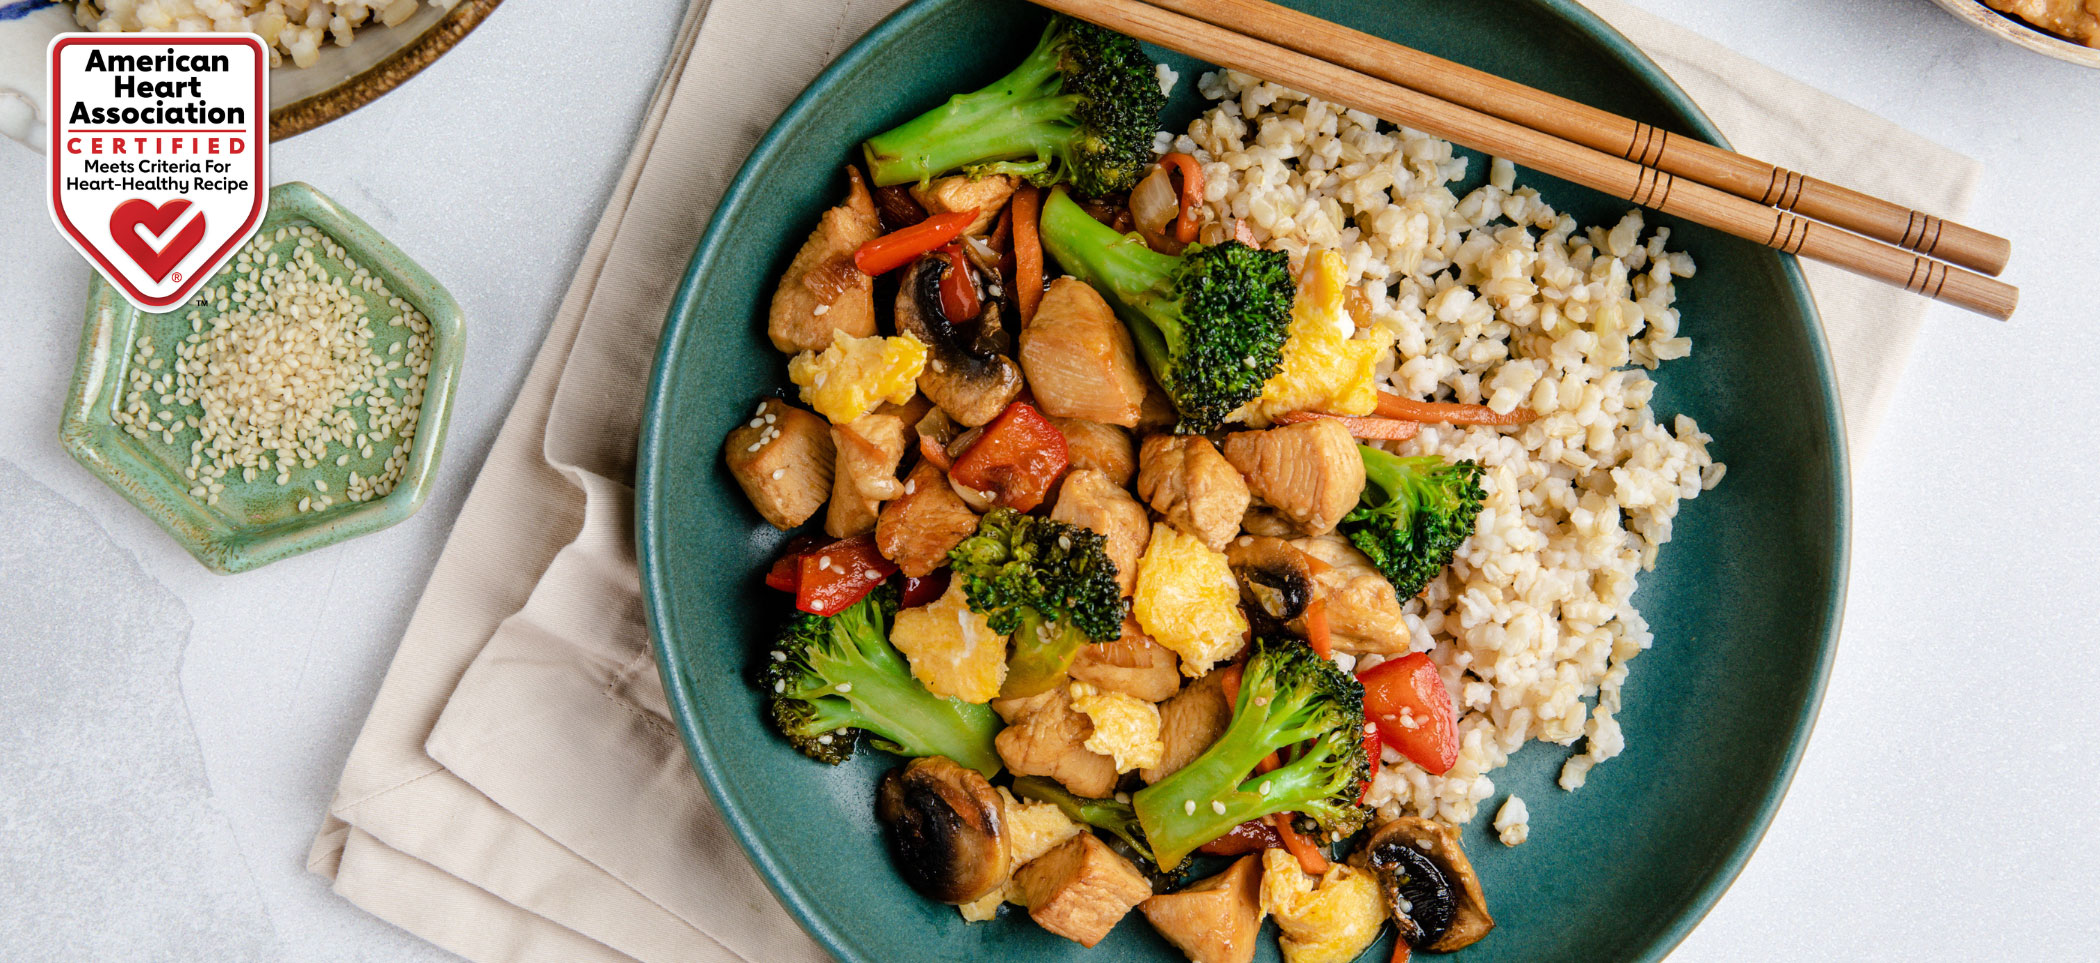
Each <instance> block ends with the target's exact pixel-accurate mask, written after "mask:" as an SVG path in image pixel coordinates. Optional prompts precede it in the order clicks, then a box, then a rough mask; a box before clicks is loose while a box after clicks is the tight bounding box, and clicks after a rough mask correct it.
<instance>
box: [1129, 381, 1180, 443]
mask: <svg viewBox="0 0 2100 963" xmlns="http://www.w3.org/2000/svg"><path fill="white" fill-rule="evenodd" d="M1180 420H1181V412H1180V411H1178V410H1176V409H1175V408H1174V399H1172V398H1169V397H1167V392H1166V389H1164V388H1161V387H1160V386H1159V382H1157V381H1154V380H1152V379H1151V378H1150V377H1147V378H1146V379H1145V400H1144V401H1141V402H1139V403H1138V423H1137V430H1138V431H1140V432H1153V431H1166V430H1168V429H1170V428H1173V427H1174V425H1175V423H1177V422H1179V421H1180Z"/></svg>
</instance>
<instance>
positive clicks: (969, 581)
mask: <svg viewBox="0 0 2100 963" xmlns="http://www.w3.org/2000/svg"><path fill="white" fill-rule="evenodd" d="M948 564H949V565H950V566H951V567H952V568H953V569H954V571H955V577H956V578H958V579H960V580H962V587H963V597H964V598H966V599H968V600H969V603H970V610H971V611H973V612H977V613H980V614H982V615H983V616H984V617H985V621H986V622H988V623H989V624H990V625H991V627H992V631H994V632H998V633H1000V634H1002V635H1010V636H1012V637H1013V642H1014V655H1013V658H1012V660H1010V661H1009V662H1008V663H1007V675H1006V684H1005V686H1004V687H1003V688H1001V689H1000V692H999V694H1000V695H1001V696H1002V697H1011V696H1029V695H1034V694H1036V693H1038V692H1041V691H1043V690H1045V689H1048V688H1050V687H1051V686H1053V685H1056V684H1057V682H1058V680H1060V679H1062V678H1064V676H1065V669H1066V668H1067V667H1069V666H1070V665H1071V664H1072V657H1073V656H1075V655H1078V654H1079V650H1080V649H1081V648H1082V647H1084V646H1085V645H1086V644H1087V642H1088V641H1089V640H1092V641H1100V642H1106V641H1109V640H1111V639H1119V638H1122V636H1123V593H1122V592H1121V591H1120V590H1119V589H1118V587H1117V585H1116V563H1115V562H1113V561H1110V560H1109V557H1108V538H1107V537H1106V536H1104V535H1102V534H1100V533H1098V532H1095V531H1093V530H1091V529H1088V528H1085V527H1083V526H1079V525H1073V524H1069V523H1067V522H1058V521H1052V520H1050V519H1047V518H1040V517H1037V516H1034V515H1023V514H1021V513H1020V512H1017V511H1014V510H1013V509H1011V508H995V509H993V510H992V511H991V513H990V514H988V515H986V516H984V517H983V518H981V519H979V520H978V522H977V531H976V533H975V534H973V535H971V536H970V537H969V538H966V539H963V540H962V541H961V542H959V543H957V544H956V546H955V547H954V548H953V549H950V550H949V552H948Z"/></svg>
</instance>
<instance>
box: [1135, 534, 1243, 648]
mask: <svg viewBox="0 0 2100 963" xmlns="http://www.w3.org/2000/svg"><path fill="white" fill-rule="evenodd" d="M1132 596H1133V598H1132V600H1131V614H1132V615H1134V616H1135V617H1136V618H1137V623H1138V628H1141V629H1143V630H1145V634H1146V635H1149V636H1151V637H1152V640H1153V641H1155V642H1158V643H1159V644H1161V645H1164V646H1166V647H1167V648H1170V649H1173V650H1174V653H1175V654H1176V655H1179V656H1181V674H1183V675H1186V676H1188V677H1190V678H1195V677H1198V676H1201V675H1202V674H1203V673H1205V672H1209V671H1210V667H1211V666H1213V665H1216V664H1217V663H1218V662H1219V661H1221V660H1223V659H1225V658H1226V657H1228V656H1230V655H1232V654H1233V653H1234V652H1238V651H1239V650H1240V647H1241V646H1242V645H1245V644H1246V642H1247V617H1246V616H1245V615H1244V614H1242V613H1241V612H1240V586H1239V582H1237V581H1235V580H1234V579H1233V577H1232V567H1231V566H1230V565H1227V564H1226V562H1225V556H1224V554H1223V553H1220V552H1213V551H1211V550H1210V549H1209V548H1208V547H1206V546H1205V545H1204V544H1203V543H1202V542H1200V541H1198V540H1197V539H1196V538H1195V536H1193V535H1184V534H1182V533H1181V532H1180V531H1178V530H1176V529H1175V528H1174V527H1172V526H1170V525H1167V524H1165V523H1163V522H1154V523H1153V524H1152V541H1151V543H1150V544H1148V545H1146V546H1145V554H1144V556H1143V557H1141V558H1139V559H1138V571H1137V586H1136V588H1135V589H1134V590H1133V592H1132Z"/></svg>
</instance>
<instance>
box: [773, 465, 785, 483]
mask: <svg viewBox="0 0 2100 963" xmlns="http://www.w3.org/2000/svg"><path fill="white" fill-rule="evenodd" d="M787 473H788V470H787V469H785V468H775V469H773V480H774V481H779V480H780V478H781V476H783V475H786V474H787Z"/></svg>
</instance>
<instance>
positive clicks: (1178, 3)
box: [1145, 0, 2012, 277]
mask: <svg viewBox="0 0 2100 963" xmlns="http://www.w3.org/2000/svg"><path fill="white" fill-rule="evenodd" d="M1145 2H1147V3H1150V4H1151V5H1153V6H1155V7H1162V8H1165V9H1168V10H1173V11H1175V12H1178V13H1182V14H1185V15H1187V16H1190V17H1193V18H1195V19H1197V20H1201V21H1204V22H1205V23H1209V24H1211V25H1213V26H1217V27H1222V28H1224V29H1227V30H1231V31H1233V32H1235V33H1241V34H1246V35H1248V36H1253V37H1260V38H1262V39H1264V40H1267V41H1269V42H1270V43H1273V44H1276V45H1278V46H1281V47H1285V48H1288V49H1291V50H1295V51H1297V52H1299V53H1301V54H1307V55H1309V56H1313V57H1318V58H1320V59H1322V60H1327V61H1330V62H1332V63H1335V64H1339V65H1341V66H1343V67H1347V68H1349V69H1351V70H1355V71H1357V72H1359V73H1364V74H1369V75H1370V76H1373V77H1377V78H1378V79H1380V80H1384V81H1388V82H1391V83H1395V84H1399V85H1400V86H1402V87H1406V88H1409V89H1411V90H1416V91H1420V92H1421V93H1425V94H1428V95H1430V96H1432V97H1437V98H1440V99H1443V100H1448V101H1451V102H1452V103H1455V104H1462V105H1464V106H1467V107H1471V108H1473V109H1474V110H1478V111H1480V112H1482V113H1485V114H1491V115H1493V116H1496V117H1500V118H1502V119H1503V120H1506V121H1509V122H1511V123H1514V124H1521V125H1523V126H1525V127H1531V128H1534V129H1537V130H1541V131H1545V132H1546V133H1548V134H1552V135H1554V136H1555V137H1560V138H1563V139H1566V140H1571V141H1574V142H1575V143H1578V144H1581V145H1582V146H1584V147H1588V148H1590V149H1592V150H1596V151H1602V152H1604V153H1606V154H1612V155H1616V156H1618V157H1620V158H1623V159H1625V160H1629V161H1632V162H1634V163H1636V164H1640V165H1642V166H1645V167H1653V168H1655V169H1657V170H1661V171H1667V172H1669V173H1671V174H1675V175H1677V176H1678V177H1681V178H1685V179H1688V180H1692V181H1697V182H1698V183H1701V184H1705V185H1708V186H1710V187H1717V188H1720V189H1721V190H1724V191H1727V192H1728V193H1730V194H1734V195H1735V196H1737V197H1743V198H1748V199H1750V200H1753V201H1756V202H1758V203H1760V204H1766V205H1770V206H1772V207H1777V208H1779V209H1780V210H1785V211H1794V212H1796V213H1799V214H1803V215H1806V216H1808V217H1812V218H1815V219H1816V220H1819V221H1825V222H1828V223H1830V224H1834V225H1836V226H1838V227H1842V228H1845V229H1846V230H1849V231H1854V232H1857V233H1860V234H1864V235H1866V236H1868V237H1872V238H1876V239H1878V240H1882V241H1887V242H1888V243H1890V244H1894V245H1896V246H1897V247H1900V248H1904V249H1906V250H1911V251H1916V252H1918V253H1920V254H1923V255H1926V256H1927V257H1933V258H1938V259H1939V260H1942V261H1949V262H1952V263H1954V264H1956V265H1959V266H1961V267H1965V268H1968V269H1970V270H1973V271H1981V272H1983V273H1985V274H1989V275H1991V276H1993V277H1995V276H1997V274H1998V273H1999V272H2000V271H2003V270H2005V262H2006V261H2007V260H2008V259H2009V258H2010V257H2011V256H2012V242H2011V241H2008V240H2006V239H2005V238H2002V237H1998V236H1996V235H1992V234H1986V233H1984V232H1982V231H1979V230H1977V229H1975V228H1973V227H1968V226H1965V225H1962V224H1956V223H1954V222H1952V221H1946V220H1942V219H1940V218H1937V217H1934V216H1932V215H1930V214H1925V213H1922V212H1920V211H1914V210H1911V209H1910V208H1907V207H1904V206H1902V205H1900V204H1895V203H1891V202H1889V201H1884V200H1882V199H1880V198H1878V197H1874V196H1872V195H1869V194H1862V193H1860V192H1858V191H1855V190H1852V189H1850V188H1846V187H1839V186H1838V185H1836V184H1832V183H1829V182H1828V181H1820V180H1817V179H1815V178H1813V177H1807V176H1804V175H1802V174H1797V173H1795V172H1793V171H1790V170H1787V169H1785V168H1783V167H1775V166H1773V165H1771V164H1767V163H1765V162H1763V161H1760V160H1755V159H1753V158H1749V157H1745V156H1743V155H1741V154H1737V153H1733V152H1730V151H1727V150H1723V149H1722V148H1719V147H1715V146H1714V145H1712V144H1708V143H1706V142H1704V141H1700V140H1695V139H1693V138H1690V137H1683V136H1671V134H1670V132H1669V131H1666V130H1662V129H1661V128H1658V127H1655V126H1652V125H1649V124H1644V123H1641V122H1639V121H1636V120H1631V119H1628V118H1625V117H1621V116H1619V115H1617V114H1614V113H1611V112H1610V111H1606V110H1600V109H1598V108H1596V107H1591V106H1589V105H1588V104H1584V103H1580V102H1578V101H1573V100H1569V99H1567V98H1565V97H1559V96H1555V95H1553V94H1549V93H1546V92H1545V91H1543V90H1538V89H1536V88H1532V87H1526V86H1524V85H1523V84H1520V83H1517V82H1515V81H1513V80H1506V79H1503V78H1501V77H1497V76H1495V75H1494V74H1490V73H1486V72H1484V71H1480V70H1475V69H1473V68H1471V67H1467V66H1465V65H1463V64H1457V63H1453V62H1451V61H1449V60H1445V59H1443V58H1441V57H1435V56H1431V55H1430V54H1426V53H1423V52H1422V51H1419V50H1415V49H1413V48H1411V47H1404V46H1401V45H1400V44H1397V43H1393V42H1392V41H1390V40H1386V39H1384V38H1382V37H1374V36H1372V35H1370V34H1367V33H1363V32H1361V31H1358V30H1352V29H1350V28H1348V27H1344V26H1342V25H1340V24H1337V23H1332V22H1330V21H1326V20H1322V19H1320V18H1318V17H1315V16H1313V15H1311V14H1309V13H1304V12H1301V11H1298V10H1293V9H1291V8H1289V7H1285V6H1281V5H1278V4H1275V3H1270V2H1268V0H1145Z"/></svg>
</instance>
